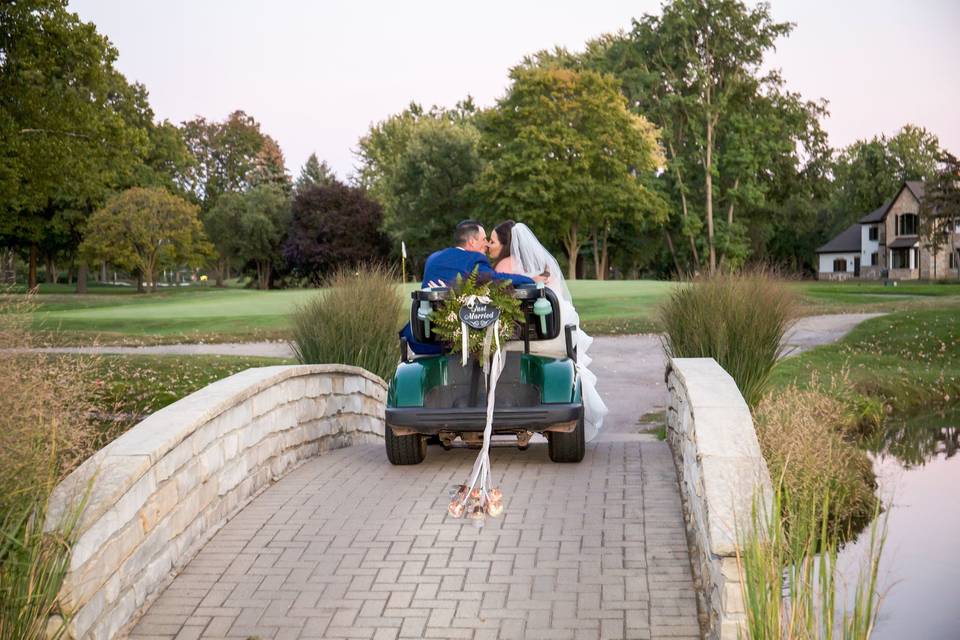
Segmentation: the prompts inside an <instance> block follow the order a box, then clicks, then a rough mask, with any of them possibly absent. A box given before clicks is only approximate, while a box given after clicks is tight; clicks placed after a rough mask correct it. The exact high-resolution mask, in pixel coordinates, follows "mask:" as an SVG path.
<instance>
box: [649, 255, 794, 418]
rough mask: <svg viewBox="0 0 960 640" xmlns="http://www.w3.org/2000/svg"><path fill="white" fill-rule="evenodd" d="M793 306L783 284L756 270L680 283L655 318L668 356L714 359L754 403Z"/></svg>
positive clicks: (750, 401) (792, 297) (790, 317)
mask: <svg viewBox="0 0 960 640" xmlns="http://www.w3.org/2000/svg"><path fill="white" fill-rule="evenodd" d="M795 309H796V301H795V297H794V295H793V293H792V292H791V291H790V290H789V289H788V287H787V286H786V284H785V283H783V282H782V281H780V280H778V279H776V278H774V277H773V276H772V275H771V274H770V273H768V272H767V271H764V270H754V271H745V272H742V273H730V274H722V275H718V276H714V277H712V278H699V279H696V280H694V281H693V282H690V283H687V284H682V285H679V286H678V287H676V288H675V289H674V290H673V291H672V293H671V294H670V296H669V298H667V300H666V301H665V302H664V303H663V304H662V305H661V307H660V309H659V313H658V316H659V320H660V324H661V326H662V327H663V329H664V332H665V335H664V338H663V341H664V349H665V350H666V352H667V355H669V356H670V357H674V358H713V359H714V360H716V361H717V362H718V363H719V364H720V366H721V367H723V368H724V370H726V371H727V372H728V373H729V374H730V375H731V376H732V377H733V379H734V381H735V382H736V383H737V387H738V388H739V389H740V393H742V394H743V397H744V399H746V401H747V404H749V405H750V406H751V407H753V406H755V405H756V404H757V402H759V401H760V398H762V397H763V392H764V390H765V389H766V385H767V381H768V379H769V377H770V372H771V370H772V369H773V367H774V365H775V364H776V363H777V358H778V357H779V356H780V354H781V352H782V349H783V347H782V341H783V336H784V334H785V333H786V331H787V328H788V327H789V325H790V322H791V320H792V319H793V317H794V312H795Z"/></svg>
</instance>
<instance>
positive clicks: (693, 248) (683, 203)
mask: <svg viewBox="0 0 960 640" xmlns="http://www.w3.org/2000/svg"><path fill="white" fill-rule="evenodd" d="M668 148H669V149H670V155H671V156H672V157H673V158H676V157H677V155H676V154H675V153H674V151H673V143H670V144H669V145H668ZM673 171H674V173H676V174H677V187H678V188H679V190H680V213H681V214H682V215H683V220H684V223H686V221H687V216H688V213H689V211H688V209H687V194H686V193H685V192H684V188H683V178H682V177H681V176H680V167H679V166H677V165H676V164H674V166H673ZM685 235H686V236H687V238H688V239H689V240H690V254H691V255H692V256H693V265H694V269H695V270H699V269H700V254H699V253H698V252H697V242H696V240H694V237H693V235H692V234H690V233H687V234H685ZM670 244H673V241H672V240H671V241H670ZM674 262H676V260H674Z"/></svg>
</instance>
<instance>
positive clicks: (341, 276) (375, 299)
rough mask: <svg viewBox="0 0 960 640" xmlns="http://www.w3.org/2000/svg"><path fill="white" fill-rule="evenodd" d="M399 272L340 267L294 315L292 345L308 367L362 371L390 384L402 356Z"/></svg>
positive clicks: (298, 356)
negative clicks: (343, 366) (349, 367)
mask: <svg viewBox="0 0 960 640" xmlns="http://www.w3.org/2000/svg"><path fill="white" fill-rule="evenodd" d="M398 282H399V278H398V277H397V274H396V272H395V270H393V269H389V268H386V267H381V266H376V265H373V266H363V267H360V268H358V269H340V270H338V271H337V272H336V273H334V274H333V275H332V276H331V277H330V278H328V279H327V281H326V282H325V283H324V284H325V286H326V291H323V292H320V293H318V294H317V295H315V296H314V297H313V298H311V299H310V300H308V301H307V302H306V303H304V304H303V305H300V306H298V307H297V309H296V310H295V311H294V313H293V317H292V324H293V336H292V339H291V346H292V348H293V351H294V354H295V355H296V358H297V360H299V361H300V362H301V363H303V364H321V363H340V364H350V365H355V366H358V367H362V368H364V369H366V370H367V371H370V372H371V373H375V374H376V375H378V376H380V377H381V378H383V379H385V380H389V379H390V377H391V376H392V375H393V372H394V370H395V369H396V367H397V362H398V360H399V353H400V347H399V345H400V342H399V340H400V338H399V336H398V334H397V332H398V330H399V329H400V326H401V314H402V312H403V311H404V310H405V309H406V307H405V304H404V300H403V298H401V296H400V290H399V288H398V286H397V285H398Z"/></svg>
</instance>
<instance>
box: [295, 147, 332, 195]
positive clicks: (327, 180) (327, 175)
mask: <svg viewBox="0 0 960 640" xmlns="http://www.w3.org/2000/svg"><path fill="white" fill-rule="evenodd" d="M336 179H337V177H336V176H335V175H334V173H333V170H332V169H331V168H330V166H329V165H328V164H327V161H326V160H324V161H323V162H320V161H319V160H318V159H317V154H316V153H311V154H310V157H309V158H307V161H306V162H305V163H304V164H303V168H301V169H300V176H299V177H298V178H297V181H296V183H295V184H294V186H293V188H294V191H296V192H298V193H299V192H300V191H303V190H304V189H306V188H307V187H310V186H314V185H330V184H333V183H334V182H335V181H336Z"/></svg>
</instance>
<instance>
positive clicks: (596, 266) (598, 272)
mask: <svg viewBox="0 0 960 640" xmlns="http://www.w3.org/2000/svg"><path fill="white" fill-rule="evenodd" d="M599 235H600V234H599V232H598V231H597V228H596V227H594V228H593V233H591V234H590V236H591V237H590V239H591V240H592V241H593V277H594V278H596V279H597V280H603V266H602V265H601V264H600V247H599V246H598V244H597V236H599Z"/></svg>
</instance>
